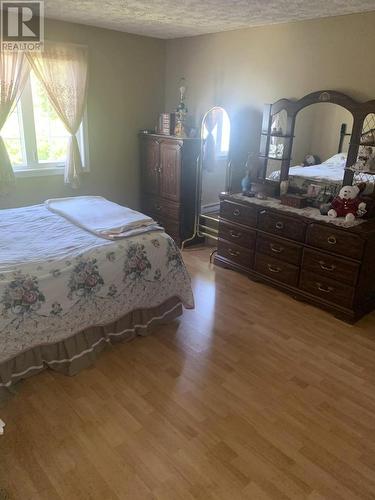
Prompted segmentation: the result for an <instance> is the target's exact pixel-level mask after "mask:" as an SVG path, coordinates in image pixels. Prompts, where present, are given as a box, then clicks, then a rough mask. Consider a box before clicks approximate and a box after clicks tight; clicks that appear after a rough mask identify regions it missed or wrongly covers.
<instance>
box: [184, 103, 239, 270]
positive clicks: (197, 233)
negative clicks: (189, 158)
mask: <svg viewBox="0 0 375 500" xmlns="http://www.w3.org/2000/svg"><path fill="white" fill-rule="evenodd" d="M215 109H220V110H223V111H224V112H225V113H226V115H227V116H228V118H229V122H230V136H229V150H228V159H227V166H226V175H225V192H230V189H231V183H232V168H231V148H232V120H231V116H230V114H229V113H228V111H227V110H226V109H225V108H224V107H223V106H220V105H215V106H212V107H211V108H210V109H209V110H208V111H206V112H205V114H204V115H203V118H202V120H201V122H200V141H201V146H200V147H201V149H200V154H199V157H198V160H197V172H196V188H195V190H196V197H195V199H196V207H195V221H194V234H193V235H192V236H191V238H188V239H187V240H184V241H183V242H182V244H181V248H182V249H184V247H185V244H186V243H188V242H190V241H193V240H194V239H195V238H197V237H198V238H205V237H206V238H211V239H213V240H215V241H217V240H218V239H219V238H218V235H219V230H218V229H216V228H210V227H208V226H206V225H205V224H201V223H200V218H201V216H202V213H201V202H202V179H203V175H202V174H203V148H204V138H203V124H204V122H205V120H206V118H207V116H208V115H209V113H211V112H212V111H213V110H215ZM219 194H220V193H218V205H219V204H220V200H219ZM203 217H204V218H205V219H207V220H210V221H212V222H214V223H217V224H218V223H219V216H218V217H212V216H208V215H205V214H204V215H203ZM211 257H212V255H211V256H210V261H211Z"/></svg>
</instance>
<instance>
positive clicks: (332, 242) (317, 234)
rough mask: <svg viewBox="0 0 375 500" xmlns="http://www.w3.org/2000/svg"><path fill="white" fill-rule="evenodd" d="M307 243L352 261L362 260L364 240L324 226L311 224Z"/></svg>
mask: <svg viewBox="0 0 375 500" xmlns="http://www.w3.org/2000/svg"><path fill="white" fill-rule="evenodd" d="M306 243H307V244H308V245H311V246H313V247H318V248H323V249H324V250H329V251H330V252H333V253H338V254H340V255H345V256H346V257H351V258H352V259H360V258H361V256H362V253H363V245H364V242H363V240H362V239H361V238H360V237H359V236H357V235H356V234H353V233H349V232H347V231H345V230H339V229H334V228H331V227H327V226H323V225H322V224H310V226H309V227H308V229H307V237H306Z"/></svg>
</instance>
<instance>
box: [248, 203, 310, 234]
mask: <svg viewBox="0 0 375 500" xmlns="http://www.w3.org/2000/svg"><path fill="white" fill-rule="evenodd" d="M258 228H259V229H261V230H262V231H266V232H267V233H272V234H276V235H278V236H283V237H284V238H289V239H291V240H295V241H304V239H305V231H306V224H305V223H304V222H302V221H300V220H297V219H292V218H291V217H285V216H283V215H279V214H276V213H272V212H268V211H267V210H261V211H260V212H259V214H258Z"/></svg>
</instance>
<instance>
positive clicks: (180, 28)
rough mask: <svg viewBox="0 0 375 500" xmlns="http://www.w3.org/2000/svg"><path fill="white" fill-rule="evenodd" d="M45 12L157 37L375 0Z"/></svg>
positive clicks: (156, 0) (122, 2) (350, 9)
mask: <svg viewBox="0 0 375 500" xmlns="http://www.w3.org/2000/svg"><path fill="white" fill-rule="evenodd" d="M45 10H46V17H49V18H52V19H62V20H65V21H72V22H76V23H82V24H90V25H93V26H101V27H103V28H109V29H114V30H119V31H127V32H129V33H138V34H140V35H147V36H154V37H158V38H178V37H184V36H193V35H201V34H204V33H214V32H217V31H227V30H233V29H238V28H246V27H249V26H259V25H264V24H274V23H283V22H288V21H301V20H303V19H314V18H318V17H328V16H338V15H342V14H351V13H354V12H364V11H370V10H375V0H232V1H230V0H229V1H228V0H78V1H77V0H46V1H45Z"/></svg>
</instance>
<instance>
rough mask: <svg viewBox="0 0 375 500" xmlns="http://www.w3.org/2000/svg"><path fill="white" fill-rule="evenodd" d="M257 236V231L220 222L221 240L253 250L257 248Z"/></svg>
mask: <svg viewBox="0 0 375 500" xmlns="http://www.w3.org/2000/svg"><path fill="white" fill-rule="evenodd" d="M255 235H256V233H255V231H250V230H247V229H243V228H241V227H239V226H236V225H233V224H229V223H228V222H223V221H222V220H221V221H220V224H219V238H221V239H224V240H227V241H230V242H231V243H235V244H236V245H239V246H241V247H244V248H246V249H247V250H252V249H253V248H254V247H255Z"/></svg>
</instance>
